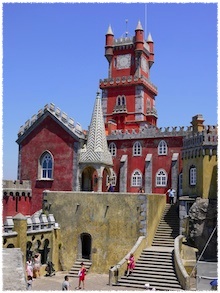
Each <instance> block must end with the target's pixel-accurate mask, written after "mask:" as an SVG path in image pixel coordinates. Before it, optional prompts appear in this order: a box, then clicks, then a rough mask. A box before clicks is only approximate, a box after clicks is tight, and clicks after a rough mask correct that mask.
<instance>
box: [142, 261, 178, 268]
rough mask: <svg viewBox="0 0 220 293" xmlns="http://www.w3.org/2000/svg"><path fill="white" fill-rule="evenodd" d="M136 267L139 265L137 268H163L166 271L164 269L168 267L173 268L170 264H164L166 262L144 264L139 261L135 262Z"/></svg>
mask: <svg viewBox="0 0 220 293" xmlns="http://www.w3.org/2000/svg"><path fill="white" fill-rule="evenodd" d="M136 265H137V266H138V265H139V266H145V267H148V268H151V267H155V266H156V267H157V268H158V267H159V268H164V269H166V268H168V267H171V268H172V267H173V265H172V264H171V263H166V262H163V261H161V262H160V261H158V262H157V261H154V262H150V263H149V262H148V263H147V262H145V261H139V260H138V262H137V264H136Z"/></svg>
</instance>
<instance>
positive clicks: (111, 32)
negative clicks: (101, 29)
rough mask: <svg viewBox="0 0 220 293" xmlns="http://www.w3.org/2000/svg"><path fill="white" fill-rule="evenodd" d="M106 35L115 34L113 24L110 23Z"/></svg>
mask: <svg viewBox="0 0 220 293" xmlns="http://www.w3.org/2000/svg"><path fill="white" fill-rule="evenodd" d="M106 35H114V34H113V31H112V28H111V25H109V27H108V31H107V33H106Z"/></svg>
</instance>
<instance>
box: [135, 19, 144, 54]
mask: <svg viewBox="0 0 220 293" xmlns="http://www.w3.org/2000/svg"><path fill="white" fill-rule="evenodd" d="M143 50H144V31H143V28H142V25H141V22H140V21H138V25H137V28H136V30H135V52H136V53H139V54H140V53H141V52H142V51H143Z"/></svg>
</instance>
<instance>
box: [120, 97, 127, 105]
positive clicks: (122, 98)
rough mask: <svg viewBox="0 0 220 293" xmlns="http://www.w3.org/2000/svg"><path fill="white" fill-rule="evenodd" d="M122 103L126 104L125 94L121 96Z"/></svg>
mask: <svg viewBox="0 0 220 293" xmlns="http://www.w3.org/2000/svg"><path fill="white" fill-rule="evenodd" d="M121 104H122V105H125V104H126V101H125V96H122V97H121Z"/></svg>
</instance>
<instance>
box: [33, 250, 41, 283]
mask: <svg viewBox="0 0 220 293" xmlns="http://www.w3.org/2000/svg"><path fill="white" fill-rule="evenodd" d="M40 267H41V255H40V253H36V254H35V255H34V277H35V278H37V275H38V277H40Z"/></svg>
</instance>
